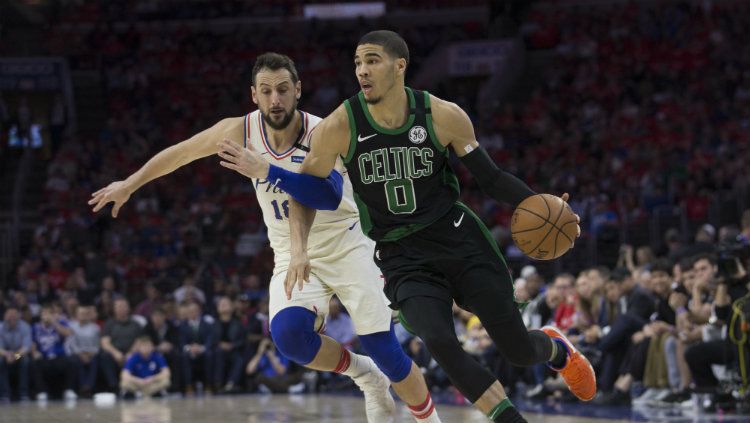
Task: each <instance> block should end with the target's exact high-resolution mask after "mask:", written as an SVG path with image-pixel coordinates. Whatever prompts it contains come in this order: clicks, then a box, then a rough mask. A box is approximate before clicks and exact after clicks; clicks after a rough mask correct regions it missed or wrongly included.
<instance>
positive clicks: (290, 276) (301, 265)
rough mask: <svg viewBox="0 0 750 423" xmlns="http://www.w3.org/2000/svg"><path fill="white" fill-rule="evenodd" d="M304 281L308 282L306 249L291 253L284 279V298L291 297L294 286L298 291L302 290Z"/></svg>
mask: <svg viewBox="0 0 750 423" xmlns="http://www.w3.org/2000/svg"><path fill="white" fill-rule="evenodd" d="M305 282H310V259H309V258H308V257H307V251H304V252H301V253H297V254H292V259H291V261H290V262H289V270H287V272H286V279H285V280H284V291H285V292H286V299H287V300H291V299H292V291H294V287H295V286H297V290H298V291H302V287H303V285H304V283H305Z"/></svg>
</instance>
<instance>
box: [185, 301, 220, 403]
mask: <svg viewBox="0 0 750 423" xmlns="http://www.w3.org/2000/svg"><path fill="white" fill-rule="evenodd" d="M186 314H187V316H186V318H185V320H183V321H182V323H181V325H180V350H181V351H182V377H183V383H184V384H185V391H186V393H187V394H191V393H192V392H193V383H194V382H199V383H200V385H196V387H197V386H201V387H205V386H207V385H208V384H209V383H210V377H211V369H212V367H213V350H214V347H215V346H216V329H215V328H214V319H213V318H212V317H210V316H203V315H202V310H201V306H200V304H198V303H197V302H194V301H193V302H190V303H189V304H188V305H187V309H186ZM197 374H200V377H196V376H197ZM198 390H200V389H198Z"/></svg>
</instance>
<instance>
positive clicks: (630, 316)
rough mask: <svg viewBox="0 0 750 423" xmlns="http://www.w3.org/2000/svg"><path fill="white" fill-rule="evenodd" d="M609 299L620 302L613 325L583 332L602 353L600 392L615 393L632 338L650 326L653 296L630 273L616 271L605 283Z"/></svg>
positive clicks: (599, 378)
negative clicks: (614, 388)
mask: <svg viewBox="0 0 750 423" xmlns="http://www.w3.org/2000/svg"><path fill="white" fill-rule="evenodd" d="M605 292H606V295H607V297H608V300H609V301H610V302H612V303H617V308H618V312H617V315H616V316H615V318H614V320H613V321H612V324H611V325H608V326H604V327H600V326H599V325H594V326H592V327H591V328H589V329H588V330H587V331H586V332H585V333H584V338H585V341H586V342H587V343H589V344H592V345H594V346H595V347H596V348H597V349H599V350H600V351H601V353H602V360H601V365H600V367H601V368H600V370H599V373H598V381H599V384H600V387H601V390H602V391H604V392H609V391H611V390H612V387H613V385H614V382H615V379H616V378H617V374H618V371H619V369H620V365H621V364H622V359H623V358H624V356H625V351H626V350H627V348H628V345H629V344H630V337H631V336H632V335H633V334H634V333H635V332H637V331H639V330H641V328H643V325H644V324H646V323H648V319H649V316H651V314H652V313H653V312H654V301H653V298H652V297H651V295H650V293H649V292H647V291H645V290H644V289H642V288H640V287H639V286H638V285H636V283H635V279H634V278H633V276H632V274H631V272H630V270H628V269H626V268H617V269H615V270H614V271H613V272H612V273H611V275H610V279H609V281H607V283H606V284H605Z"/></svg>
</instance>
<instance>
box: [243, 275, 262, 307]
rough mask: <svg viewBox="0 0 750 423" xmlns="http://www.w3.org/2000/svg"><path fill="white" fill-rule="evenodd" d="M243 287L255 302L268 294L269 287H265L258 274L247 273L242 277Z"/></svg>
mask: <svg viewBox="0 0 750 423" xmlns="http://www.w3.org/2000/svg"><path fill="white" fill-rule="evenodd" d="M241 288H242V293H243V294H245V295H247V297H248V298H249V299H250V301H252V302H254V303H255V302H257V301H258V300H260V299H261V298H265V297H267V296H268V289H265V288H263V286H262V285H261V282H260V277H258V275H254V274H253V275H247V276H245V277H244V278H242V286H241Z"/></svg>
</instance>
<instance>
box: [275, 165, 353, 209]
mask: <svg viewBox="0 0 750 423" xmlns="http://www.w3.org/2000/svg"><path fill="white" fill-rule="evenodd" d="M267 179H268V180H269V181H270V182H273V183H275V184H276V186H278V187H279V188H281V189H283V190H284V191H286V192H287V193H288V194H289V195H291V196H292V197H294V199H295V200H297V201H299V202H300V203H302V205H304V206H306V207H310V208H313V209H318V210H336V209H337V208H338V207H339V203H341V196H342V195H343V189H344V188H343V187H344V177H343V176H341V174H340V173H338V172H337V171H336V170H332V171H331V174H330V175H328V177H327V178H318V177H317V176H312V175H305V174H304V173H295V172H290V171H288V170H286V169H282V168H280V167H278V166H274V165H271V166H270V167H269V169H268V178H267Z"/></svg>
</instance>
